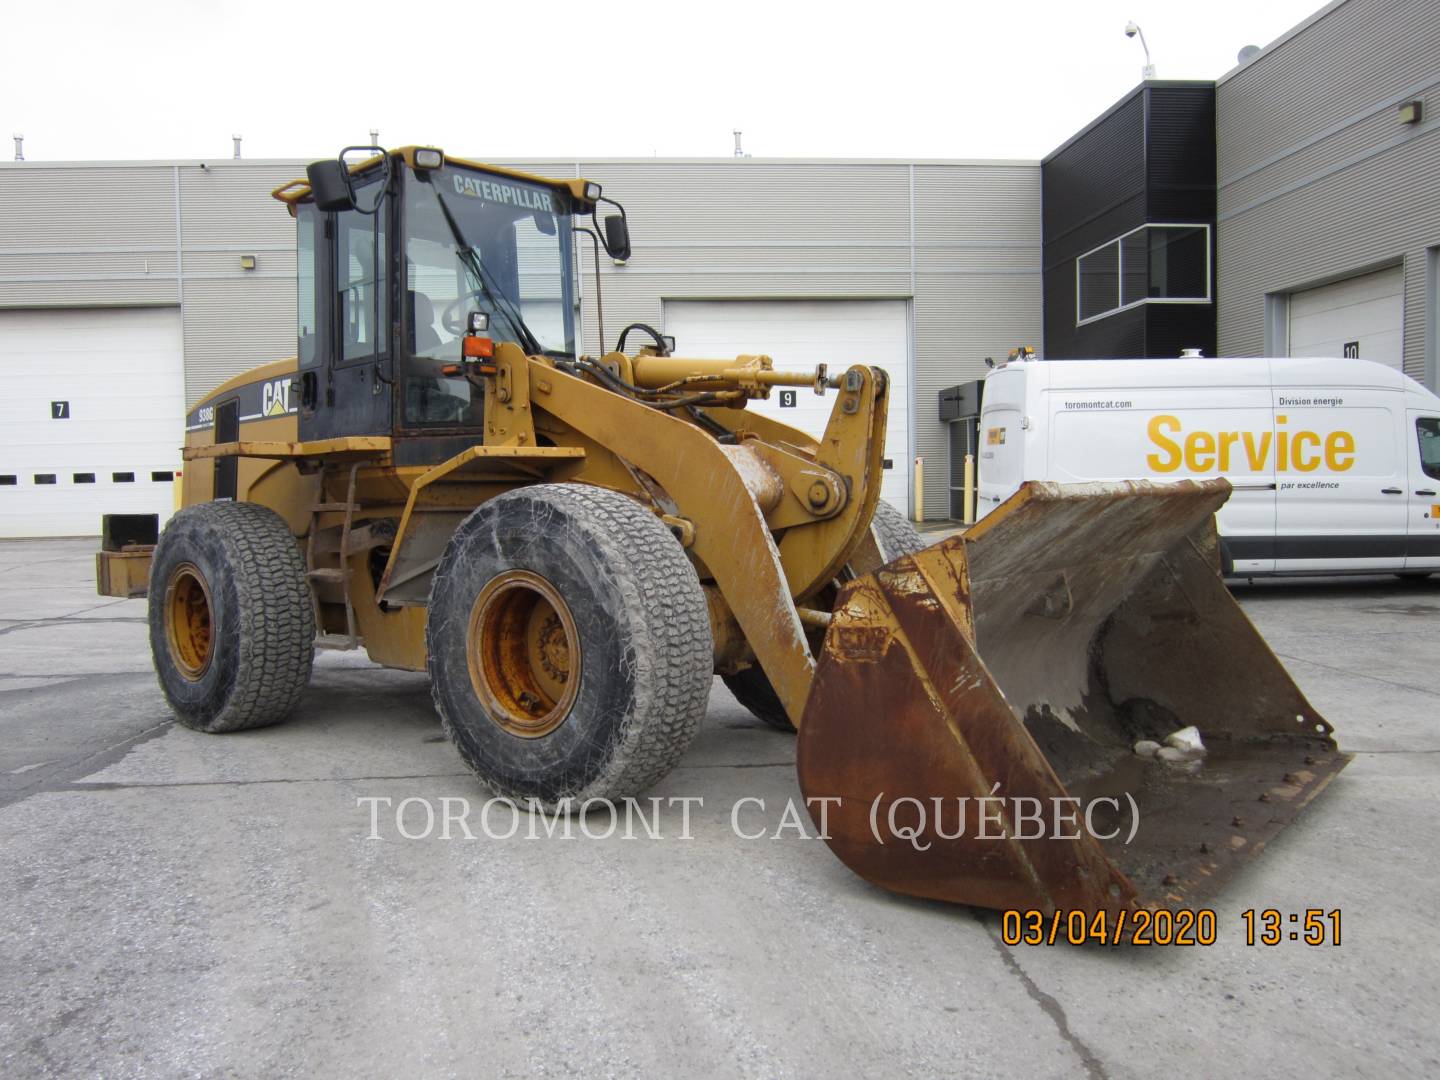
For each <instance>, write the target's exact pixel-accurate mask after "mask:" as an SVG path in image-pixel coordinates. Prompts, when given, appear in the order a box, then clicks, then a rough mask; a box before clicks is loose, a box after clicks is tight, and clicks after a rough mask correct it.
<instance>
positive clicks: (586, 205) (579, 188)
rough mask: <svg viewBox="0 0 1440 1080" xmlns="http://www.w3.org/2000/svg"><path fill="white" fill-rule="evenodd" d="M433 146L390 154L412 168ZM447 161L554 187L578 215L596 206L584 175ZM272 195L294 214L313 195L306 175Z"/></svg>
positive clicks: (355, 168) (368, 161)
mask: <svg viewBox="0 0 1440 1080" xmlns="http://www.w3.org/2000/svg"><path fill="white" fill-rule="evenodd" d="M433 149H435V147H430V146H425V147H420V146H402V147H401V148H400V149H398V150H390V151H388V153H389V155H390V156H391V157H392V158H397V159H399V160H401V161H404V162H405V164H406V165H408V166H409V167H410V168H412V169H413V168H415V151H416V150H433ZM379 160H380V155H378V154H372V155H371V156H370V157H368V158H365V159H363V160H361V161H357V162H356V163H355V164H353V165H351V166H350V172H351V173H360V172H364V171H365V170H366V169H368V168H370V167H371V166H372V165H374V164H375V163H376V162H378V161H379ZM445 164H447V165H459V166H460V167H462V168H466V169H475V170H477V171H479V172H486V173H490V174H492V175H494V176H508V177H511V178H513V179H515V180H525V181H528V182H529V183H532V184H541V185H543V186H545V187H549V188H553V189H554V190H556V191H559V192H561V193H562V194H564V195H565V196H566V198H568V199H569V200H570V201H571V203H573V204H574V206H575V212H576V213H579V214H588V213H589V212H590V211H591V210H593V209H595V200H594V199H590V198H587V197H586V195H585V189H586V187H587V186H588V185H589V184H590V181H588V180H586V179H584V178H583V177H576V178H574V179H557V178H555V177H551V176H535V175H534V174H533V173H526V172H520V171H518V170H516V169H506V168H503V167H501V166H499V165H486V164H485V163H484V162H480V161H470V160H467V159H466V158H457V157H451V156H450V155H448V154H446V155H445ZM270 194H271V196H273V197H274V198H276V199H279V200H280V201H281V202H283V203H284V204H285V205H286V206H288V207H289V208H290V211H291V213H294V210H295V206H296V204H297V203H301V202H304V201H305V200H306V199H308V198H309V197H310V181H309V180H306V179H303V178H302V179H298V180H291V181H290V182H289V183H287V184H281V185H280V186H279V187H278V188H276V189H275V190H274V191H272V192H271V193H270Z"/></svg>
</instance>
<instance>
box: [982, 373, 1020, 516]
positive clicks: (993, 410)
mask: <svg viewBox="0 0 1440 1080" xmlns="http://www.w3.org/2000/svg"><path fill="white" fill-rule="evenodd" d="M1028 374H1030V373H1029V372H1027V371H1026V370H1025V369H1024V368H1019V367H1016V368H1001V369H1000V370H998V371H993V372H991V373H990V375H989V377H988V378H986V380H985V400H984V404H983V405H982V406H981V410H980V462H979V465H980V476H979V484H978V487H979V498H978V499H977V500H976V501H977V503H978V505H977V506H976V508H975V516H976V517H977V518H983V517H984V516H985V515H986V514H988V513H989V512H990V511H991V510H993V509H995V507H997V506H999V505H1000V504H1001V503H1002V502H1004V501H1005V500H1006V499H1008V498H1009V497H1010V496H1011V495H1013V494H1015V491H1016V490H1017V489H1018V488H1019V487H1020V483H1021V481H1022V480H1027V479H1034V477H1027V476H1026V475H1025V391H1026V376H1027V375H1028Z"/></svg>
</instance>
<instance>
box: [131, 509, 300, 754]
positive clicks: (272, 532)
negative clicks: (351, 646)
mask: <svg viewBox="0 0 1440 1080" xmlns="http://www.w3.org/2000/svg"><path fill="white" fill-rule="evenodd" d="M149 622H150V652H151V654H152V655H153V657H154V660H155V673H156V675H157V676H159V679H160V688H161V689H162V690H163V691H164V692H165V698H166V700H167V701H168V702H169V703H170V708H171V709H173V710H174V712H175V716H176V719H178V720H179V721H180V723H182V724H184V725H185V726H186V727H188V728H193V729H195V730H196V731H205V732H225V731H243V730H245V729H247V728H258V727H265V726H266V725H268V724H274V723H278V722H279V721H281V720H284V719H285V718H286V717H287V716H289V715H290V713H291V712H293V711H294V709H295V706H296V705H297V704H298V703H299V701H300V695H301V694H302V693H303V692H304V690H305V685H306V683H308V682H309V681H310V668H311V665H312V663H313V662H314V658H315V612H314V608H313V607H312V605H311V600H310V586H309V583H308V582H307V580H306V578H305V561H304V559H303V558H302V557H301V555H300V547H299V545H298V544H296V542H295V537H294V536H293V535H291V533H290V528H289V526H287V525H286V524H285V521H284V519H282V518H281V517H280V515H279V514H277V513H275V511H274V510H271V509H270V508H269V507H268V506H260V505H258V504H256V503H245V502H210V503H201V504H199V505H197V506H189V507H186V508H185V509H183V510H181V511H180V512H179V513H177V514H176V515H175V516H174V517H173V518H171V519H170V523H169V524H168V525H166V526H165V532H164V533H163V534H161V536H160V542H159V543H158V544H157V545H156V546H155V555H154V558H153V559H152V560H151V564H150V613H149Z"/></svg>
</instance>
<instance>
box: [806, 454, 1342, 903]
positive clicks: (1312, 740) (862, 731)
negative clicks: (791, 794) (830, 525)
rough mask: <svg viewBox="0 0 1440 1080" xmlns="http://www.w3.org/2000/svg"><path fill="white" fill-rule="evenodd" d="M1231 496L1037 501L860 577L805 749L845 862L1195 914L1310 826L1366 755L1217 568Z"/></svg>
mask: <svg viewBox="0 0 1440 1080" xmlns="http://www.w3.org/2000/svg"><path fill="white" fill-rule="evenodd" d="M1228 493H1229V485H1228V484H1226V483H1225V482H1224V481H1206V482H1193V481H1187V482H1183V483H1180V484H1169V485H1159V484H1149V483H1122V484H1103V485H1101V484H1087V485H1080V486H1077V487H1062V486H1059V485H1049V484H1031V485H1027V486H1026V487H1025V488H1022V490H1021V491H1020V493H1018V494H1017V495H1016V496H1015V497H1014V498H1012V499H1011V500H1010V501H1009V502H1007V503H1006V504H1005V505H1004V506H1001V507H999V508H997V509H996V510H995V511H993V512H992V513H991V514H990V515H989V516H988V517H987V518H986V519H985V520H984V521H983V522H981V524H980V525H978V526H976V527H975V528H974V529H972V530H970V532H969V533H968V534H966V535H965V536H964V537H952V538H951V539H949V540H946V541H944V542H942V543H940V544H937V545H935V546H934V547H931V548H927V549H926V550H924V551H921V552H918V553H916V554H914V555H911V556H907V557H905V558H902V559H898V560H896V561H894V562H892V563H889V564H888V565H886V566H883V567H881V568H880V569H878V570H876V571H875V572H874V573H872V574H868V575H866V576H864V577H861V578H858V579H856V580H854V581H852V582H850V583H848V584H847V585H846V586H845V587H844V588H843V589H842V591H841V593H840V596H839V598H838V600H837V603H836V606H835V611H834V618H833V621H832V624H831V627H830V630H829V632H828V633H827V635H826V639H825V645H824V648H823V650H822V652H821V654H820V657H819V661H818V665H817V668H816V675H815V681H814V683H813V686H812V689H811V692H810V696H809V698H808V700H807V703H806V707H805V713H804V716H803V719H802V723H801V725H800V738H799V748H798V765H799V774H800V784H801V788H802V790H803V792H804V795H805V797H806V799H807V801H808V802H809V804H810V805H811V808H812V813H815V812H816V808H817V807H818V806H820V805H822V804H820V803H819V802H817V800H822V799H823V800H827V803H826V804H825V805H826V823H827V836H828V842H829V844H830V846H831V848H832V849H833V850H834V851H835V853H836V854H837V855H838V856H839V857H840V859H841V860H842V861H844V862H845V863H846V865H848V866H850V867H851V869H853V870H855V871H856V873H858V874H859V875H860V876H861V877H864V878H866V879H867V880H869V881H872V882H874V883H876V884H879V885H883V886H885V887H886V888H889V889H893V890H895V891H897V892H902V893H908V894H911V895H916V896H924V897H930V898H934V899H942V900H950V901H954V902H958V903H965V904H973V905H976V906H981V907H993V908H1022V909H1029V908H1038V909H1042V910H1057V909H1060V910H1076V909H1078V910H1085V911H1098V910H1114V909H1119V908H1127V907H1134V906H1137V905H1143V906H1154V905H1165V906H1177V905H1182V904H1191V903H1193V902H1194V901H1195V900H1196V899H1197V898H1199V897H1202V896H1204V895H1206V894H1208V893H1210V892H1212V891H1213V890H1214V889H1215V888H1216V887H1217V886H1218V885H1219V883H1220V882H1221V881H1222V880H1224V878H1225V877H1226V876H1228V874H1229V873H1230V872H1231V871H1232V870H1233V869H1234V868H1235V867H1236V866H1238V865H1239V864H1240V863H1241V862H1243V861H1244V860H1245V859H1248V858H1249V857H1250V856H1252V855H1253V854H1255V853H1257V852H1258V851H1259V850H1260V849H1261V848H1262V847H1263V846H1264V844H1265V842H1266V841H1267V840H1268V839H1269V838H1270V836H1272V835H1274V834H1275V833H1276V832H1278V831H1279V830H1280V829H1281V828H1283V827H1284V826H1285V825H1286V824H1288V823H1289V821H1291V820H1292V819H1293V818H1294V817H1295V815H1296V814H1297V813H1298V812H1299V810H1300V808H1301V807H1302V806H1304V805H1305V803H1307V802H1308V801H1309V800H1310V799H1312V798H1314V796H1315V795H1316V794H1317V793H1318V792H1319V791H1320V790H1321V789H1322V788H1323V787H1324V786H1325V785H1326V784H1327V783H1328V782H1329V781H1330V779H1332V778H1333V777H1334V775H1335V774H1336V773H1337V772H1339V770H1340V769H1341V768H1343V767H1344V765H1345V763H1346V762H1347V761H1348V756H1347V755H1344V754H1340V753H1339V752H1338V751H1337V750H1336V748H1335V744H1334V742H1333V740H1332V739H1331V728H1330V725H1329V724H1328V723H1327V722H1326V721H1325V720H1323V719H1322V718H1321V717H1320V716H1319V715H1318V714H1317V713H1316V712H1315V710H1314V709H1313V708H1312V707H1311V706H1310V704H1309V702H1307V701H1306V700H1305V698H1304V696H1303V695H1302V694H1301V693H1300V691H1299V689H1298V688H1297V687H1296V686H1295V684H1294V682H1293V681H1292V680H1291V679H1290V677H1289V675H1288V674H1287V673H1286V672H1285V670H1284V668H1283V667H1282V666H1281V665H1280V663H1279V661H1278V660H1277V659H1276V658H1275V656H1274V654H1273V653H1271V652H1270V650H1269V649H1268V647H1267V646H1266V645H1265V642H1264V640H1263V639H1262V638H1261V637H1260V635H1259V634H1258V633H1257V632H1256V630H1255V629H1254V627H1253V626H1252V625H1251V624H1250V622H1249V620H1248V619H1246V617H1245V615H1244V613H1243V612H1241V610H1240V608H1239V607H1238V605H1236V604H1235V602H1234V600H1233V599H1232V598H1231V597H1230V595H1229V593H1228V592H1227V591H1226V589H1225V587H1224V584H1223V582H1221V580H1220V578H1219V575H1218V573H1217V571H1216V568H1215V567H1214V565H1213V563H1212V561H1211V558H1210V554H1211V553H1212V552H1213V550H1214V546H1213V528H1214V526H1213V515H1214V513H1215V510H1216V509H1217V508H1218V507H1219V506H1220V505H1221V504H1222V503H1223V502H1224V500H1225V498H1226V497H1227V496H1228ZM1191 726H1193V727H1195V728H1196V729H1198V732H1199V736H1200V737H1199V738H1198V739H1195V738H1191V739H1189V740H1187V739H1186V738H1185V737H1184V736H1183V735H1182V736H1180V737H1179V738H1177V739H1175V740H1172V742H1174V743H1175V744H1176V745H1175V746H1171V747H1166V748H1164V749H1163V750H1162V751H1161V752H1160V753H1154V752H1153V744H1154V743H1162V744H1163V743H1164V742H1165V740H1166V737H1167V736H1170V735H1174V734H1175V733H1176V732H1177V731H1180V730H1181V729H1184V728H1187V727H1191ZM1190 734H1191V735H1192V736H1193V733H1190ZM1140 741H1149V742H1151V743H1152V746H1151V748H1150V749H1151V751H1152V752H1151V753H1150V754H1149V755H1148V756H1139V755H1137V753H1136V743H1137V742H1140ZM1257 803H1260V804H1262V805H1263V806H1264V810H1263V813H1256V812H1255V811H1254V807H1255V806H1256V804H1257ZM1242 804H1243V813H1242Z"/></svg>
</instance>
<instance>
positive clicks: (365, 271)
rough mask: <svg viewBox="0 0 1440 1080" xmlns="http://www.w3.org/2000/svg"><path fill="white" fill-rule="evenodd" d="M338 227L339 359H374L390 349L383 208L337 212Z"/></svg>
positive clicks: (349, 361) (345, 360) (351, 360)
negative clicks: (387, 335)
mask: <svg viewBox="0 0 1440 1080" xmlns="http://www.w3.org/2000/svg"><path fill="white" fill-rule="evenodd" d="M336 218H337V220H336V225H337V227H338V230H339V252H338V256H339V263H338V266H337V270H338V275H337V276H338V278H339V280H338V281H337V283H336V284H337V286H338V288H339V296H338V298H337V299H338V300H339V304H338V307H339V310H340V357H339V359H340V362H341V363H355V362H356V361H362V360H375V359H378V358H380V357H381V356H384V355H385V354H386V352H387V351H388V350H387V349H386V343H385V331H386V328H387V327H388V326H389V325H390V318H389V312H388V311H387V310H386V307H387V305H386V299H387V298H386V295H385V284H384V283H385V227H384V218H383V212H382V213H380V214H362V213H360V212H359V211H357V210H347V211H346V212H344V213H342V214H338V215H336Z"/></svg>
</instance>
